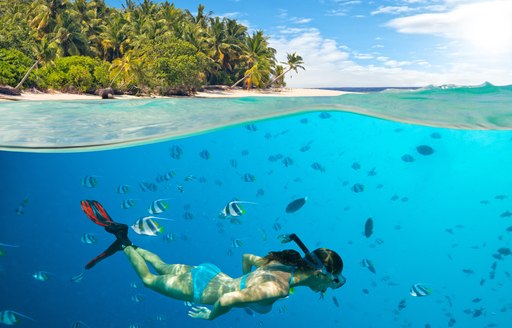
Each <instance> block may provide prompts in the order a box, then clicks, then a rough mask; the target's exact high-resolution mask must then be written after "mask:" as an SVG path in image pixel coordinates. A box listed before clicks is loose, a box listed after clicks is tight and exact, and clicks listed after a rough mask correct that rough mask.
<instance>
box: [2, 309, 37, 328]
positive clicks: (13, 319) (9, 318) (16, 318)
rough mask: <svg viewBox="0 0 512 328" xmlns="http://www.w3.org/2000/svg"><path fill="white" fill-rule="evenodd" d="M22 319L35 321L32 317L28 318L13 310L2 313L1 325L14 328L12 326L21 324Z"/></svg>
mask: <svg viewBox="0 0 512 328" xmlns="http://www.w3.org/2000/svg"><path fill="white" fill-rule="evenodd" d="M21 318H26V319H29V320H32V321H35V320H34V319H32V318H31V317H29V316H26V315H24V314H21V313H19V312H16V311H12V310H4V311H0V323H2V324H4V325H8V326H12V325H16V324H19V323H20V321H21Z"/></svg>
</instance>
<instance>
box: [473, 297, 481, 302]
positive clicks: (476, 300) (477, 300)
mask: <svg viewBox="0 0 512 328" xmlns="http://www.w3.org/2000/svg"><path fill="white" fill-rule="evenodd" d="M481 300H482V299H481V298H478V297H477V298H473V299H472V300H471V302H473V303H479V302H480V301H481Z"/></svg>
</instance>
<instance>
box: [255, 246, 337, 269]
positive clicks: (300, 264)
mask: <svg viewBox="0 0 512 328" xmlns="http://www.w3.org/2000/svg"><path fill="white" fill-rule="evenodd" d="M313 253H315V255H316V257H317V258H318V259H319V260H320V261H321V262H322V264H323V265H324V266H325V269H326V270H327V272H330V273H332V274H334V275H338V274H340V273H341V271H342V270H343V261H342V260H341V257H340V256H339V255H338V254H337V253H336V252H334V251H331V250H330V249H327V248H318V249H315V250H314V251H313ZM264 258H265V259H266V260H267V263H268V262H270V261H277V262H279V263H282V264H284V265H290V266H294V267H297V268H298V269H302V270H312V269H315V268H314V267H312V266H311V265H310V263H315V262H316V259H315V257H314V256H312V255H311V253H308V254H306V256H305V258H306V259H307V260H305V259H304V258H303V257H302V256H301V255H300V253H299V252H297V251H295V250H293V249H285V250H284V251H280V252H270V253H268V255H267V256H265V257H264Z"/></svg>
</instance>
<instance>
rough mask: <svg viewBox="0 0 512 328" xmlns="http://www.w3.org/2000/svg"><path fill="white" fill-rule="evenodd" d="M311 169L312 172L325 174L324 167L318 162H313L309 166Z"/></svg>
mask: <svg viewBox="0 0 512 328" xmlns="http://www.w3.org/2000/svg"><path fill="white" fill-rule="evenodd" d="M311 167H312V168H313V170H316V171H320V172H322V173H324V172H325V167H323V166H322V164H320V163H318V162H314V163H313V164H311Z"/></svg>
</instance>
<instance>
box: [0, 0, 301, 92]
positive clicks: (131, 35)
mask: <svg viewBox="0 0 512 328" xmlns="http://www.w3.org/2000/svg"><path fill="white" fill-rule="evenodd" d="M1 48H5V49H9V48H12V49H17V50H20V51H21V52H23V53H24V54H25V56H23V57H20V56H18V57H19V58H22V59H23V58H27V56H28V58H30V59H33V60H32V63H29V64H25V63H20V64H16V65H14V64H10V63H7V62H6V60H3V61H2V60H1V59H0V79H1V80H0V82H1V83H9V84H11V85H12V84H15V83H17V82H18V81H16V80H19V79H21V78H22V76H23V74H24V73H25V72H26V71H28V68H29V67H31V65H32V64H33V63H34V62H35V60H36V59H37V60H38V61H39V66H43V69H42V70H40V71H42V72H40V73H41V74H39V73H37V72H34V73H31V74H30V76H29V79H28V80H27V81H26V82H25V83H24V84H23V85H24V86H26V85H29V86H30V85H35V84H36V83H37V85H38V86H40V87H43V88H52V89H58V90H62V91H66V90H67V91H83V90H87V91H89V90H92V89H94V88H98V87H105V86H108V85H110V84H111V83H112V85H113V86H117V87H120V88H122V89H123V90H128V89H132V90H138V91H143V92H159V93H161V94H174V93H179V94H188V93H191V92H193V91H195V90H197V89H199V88H201V87H202V86H203V85H204V84H206V83H213V84H229V85H230V84H232V83H235V82H237V81H239V80H240V79H241V78H242V77H244V76H245V75H246V72H251V75H250V76H249V77H247V79H248V81H246V84H249V85H252V86H255V87H264V86H266V85H267V84H270V83H269V81H270V80H271V78H270V77H271V75H272V73H271V72H272V71H273V67H274V66H275V65H276V60H275V50H274V49H272V48H271V47H270V46H269V44H268V37H267V36H265V35H264V34H263V32H262V31H257V32H255V33H252V35H250V34H249V33H248V31H247V27H246V26H243V25H241V24H239V23H238V22H237V21H236V20H233V19H229V18H221V17H214V16H213V14H212V13H211V12H208V11H206V10H205V7H204V6H203V5H199V7H198V10H197V12H196V13H194V14H193V13H191V12H190V11H188V10H182V9H178V8H176V7H175V6H174V4H171V3H170V2H169V1H165V2H162V1H156V0H144V1H132V0H127V1H125V5H124V6H123V8H122V9H119V8H113V7H108V6H107V4H106V2H105V1H91V0H51V1H50V0H33V1H31V0H9V1H8V2H7V1H0V49H1ZM72 55H73V56H72ZM55 56H57V57H60V58H58V59H57V60H56V61H55V64H56V66H55V67H52V66H51V64H52V60H53V59H54V58H55ZM83 56H92V57H83ZM299 58H300V57H299ZM22 59H20V60H22ZM103 60H107V61H108V63H112V67H109V64H108V63H107V62H104V61H103ZM300 64H301V62H300V61H299V62H298V66H295V68H294V69H296V68H302V67H301V66H300ZM13 65H14V66H15V67H14V68H13ZM27 65H28V67H27ZM290 67H291V66H290ZM109 68H110V78H109ZM21 72H22V73H21ZM20 75H21V76H20ZM34 77H38V79H37V80H36V79H34ZM274 77H275V75H274ZM111 79H112V80H113V81H112V80H111Z"/></svg>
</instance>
